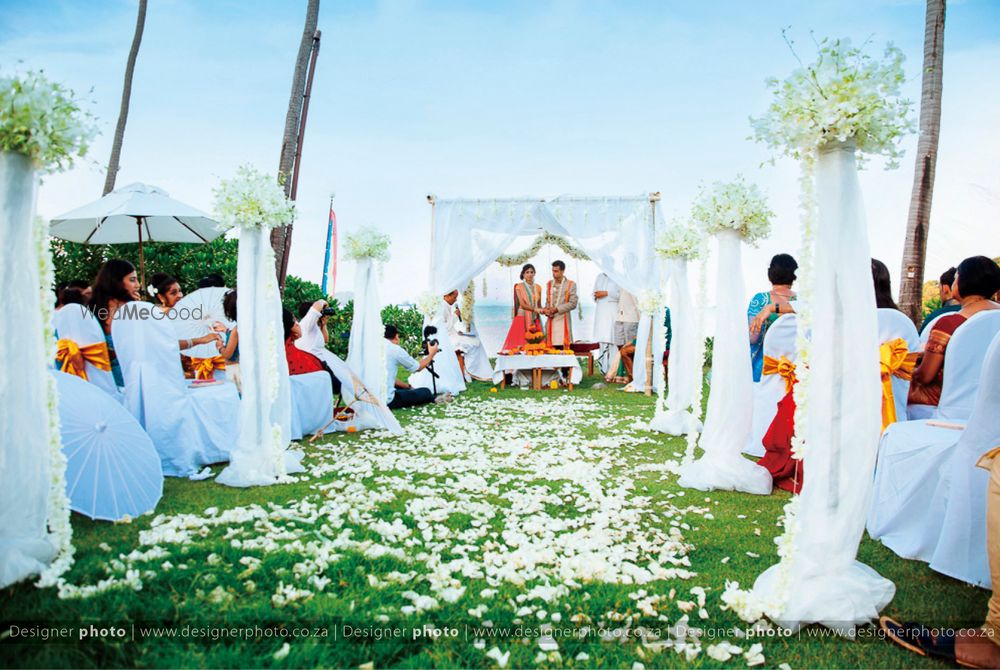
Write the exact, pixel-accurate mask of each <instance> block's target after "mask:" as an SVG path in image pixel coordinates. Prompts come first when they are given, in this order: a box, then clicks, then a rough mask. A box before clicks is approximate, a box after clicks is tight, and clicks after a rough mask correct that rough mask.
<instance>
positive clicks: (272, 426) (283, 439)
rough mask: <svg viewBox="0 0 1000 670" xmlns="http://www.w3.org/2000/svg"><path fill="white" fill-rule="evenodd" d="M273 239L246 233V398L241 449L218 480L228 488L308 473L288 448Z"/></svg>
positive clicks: (242, 283) (239, 268) (242, 303)
mask: <svg viewBox="0 0 1000 670" xmlns="http://www.w3.org/2000/svg"><path fill="white" fill-rule="evenodd" d="M270 235H271V231H270V229H269V228H267V227H263V226H262V227H260V228H243V229H241V230H240V245H239V258H238V261H237V265H236V285H237V287H238V293H237V295H236V316H237V322H238V325H239V332H240V376H241V377H242V380H243V383H242V391H243V397H242V399H241V401H240V431H239V436H238V438H237V439H236V446H235V448H234V449H233V450H232V452H231V453H230V461H229V465H228V466H227V467H226V468H225V469H224V470H223V471H222V472H221V473H220V474H219V476H218V478H217V479H216V481H217V482H219V483H220V484H225V485H227V486H241V487H242V486H266V485H268V484H275V483H277V482H279V481H280V480H281V479H282V478H283V477H284V476H285V475H287V474H292V473H294V472H302V471H303V470H304V468H302V466H301V460H302V453H301V452H296V451H290V450H289V449H288V445H289V443H290V442H291V425H292V401H291V389H290V386H289V382H288V361H287V359H286V358H285V347H284V337H283V329H282V325H281V297H280V295H279V293H278V282H277V280H276V279H275V276H274V252H273V251H272V249H271V237H270Z"/></svg>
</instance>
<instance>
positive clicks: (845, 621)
mask: <svg viewBox="0 0 1000 670" xmlns="http://www.w3.org/2000/svg"><path fill="white" fill-rule="evenodd" d="M854 153H855V149H854V145H853V143H849V144H836V145H833V146H829V147H827V148H825V149H824V150H822V151H821V152H820V154H819V157H818V161H817V173H816V191H817V197H818V205H819V227H818V230H817V236H816V259H815V290H814V295H813V299H812V300H811V302H810V305H811V310H812V345H811V348H810V353H809V364H810V379H809V381H808V405H807V406H806V407H801V406H800V407H798V412H797V419H798V417H799V416H800V415H802V414H804V417H803V422H804V423H805V434H804V438H805V441H806V445H805V458H804V463H803V470H804V472H805V476H804V486H803V488H802V494H801V497H800V500H799V510H800V511H799V517H798V526H799V527H800V529H799V530H798V532H797V533H796V534H795V536H794V539H793V541H792V558H791V562H790V563H789V564H788V565H787V566H782V565H781V564H779V565H776V566H773V567H771V568H769V569H768V570H766V571H765V572H764V573H763V574H761V575H760V577H758V579H757V582H756V583H755V584H754V594H755V595H756V596H759V597H762V598H765V599H768V600H771V601H773V599H774V598H775V597H780V596H782V595H783V594H787V596H788V597H787V601H786V604H785V606H784V610H783V612H781V614H780V615H778V616H776V617H774V618H775V619H776V621H777V622H778V623H780V624H781V625H782V626H785V627H788V628H792V629H794V630H797V629H798V628H799V627H800V626H803V625H807V624H810V623H814V622H819V623H822V624H824V625H826V626H828V627H830V628H833V629H835V630H839V631H845V630H847V629H850V628H852V627H853V626H854V625H855V624H863V623H867V622H868V621H870V620H872V619H873V618H875V617H877V616H878V613H879V611H880V610H881V609H882V608H883V607H885V605H887V604H888V603H889V601H890V600H892V597H893V594H894V593H895V586H894V585H893V583H892V582H891V581H889V580H887V579H885V578H883V577H882V576H880V575H879V574H878V573H877V572H875V570H873V569H871V568H870V567H868V566H867V565H864V564H862V563H860V562H858V561H857V560H856V558H857V551H858V543H859V542H860V541H861V535H862V533H863V532H864V526H865V519H866V516H867V512H868V506H869V502H870V497H871V490H872V471H873V469H874V466H875V456H876V454H877V453H878V441H879V432H880V429H881V397H880V396H881V382H880V376H879V351H878V349H879V341H878V324H877V317H876V309H875V294H874V292H873V291H872V284H871V260H870V255H869V253H870V252H869V248H868V234H867V229H866V224H865V215H864V204H863V202H862V198H861V189H860V185H859V183H858V176H857V167H856V165H855V156H854ZM797 423H798V421H797ZM706 430H707V429H706ZM914 513H919V510H915V511H914ZM786 569H787V572H783V571H784V570H786ZM783 575H784V578H783ZM786 580H787V581H786ZM783 582H784V583H783Z"/></svg>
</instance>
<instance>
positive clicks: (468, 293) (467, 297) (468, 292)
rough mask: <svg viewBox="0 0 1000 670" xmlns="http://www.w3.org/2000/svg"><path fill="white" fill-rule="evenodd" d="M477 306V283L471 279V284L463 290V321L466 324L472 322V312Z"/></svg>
mask: <svg viewBox="0 0 1000 670" xmlns="http://www.w3.org/2000/svg"><path fill="white" fill-rule="evenodd" d="M475 307H476V283H475V281H474V280H472V279H470V280H469V285H468V286H466V287H465V290H464V291H462V321H464V322H465V323H466V325H468V324H470V323H472V313H473V310H475Z"/></svg>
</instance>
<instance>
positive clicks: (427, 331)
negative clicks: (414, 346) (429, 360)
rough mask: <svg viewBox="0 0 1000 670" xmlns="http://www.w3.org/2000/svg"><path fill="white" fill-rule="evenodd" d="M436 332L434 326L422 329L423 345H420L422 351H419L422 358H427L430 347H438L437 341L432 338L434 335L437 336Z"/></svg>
mask: <svg viewBox="0 0 1000 670" xmlns="http://www.w3.org/2000/svg"><path fill="white" fill-rule="evenodd" d="M437 332H438V329H437V327H436V326H426V327H424V341H423V344H422V345H421V346H422V347H423V349H421V351H420V354H421V355H422V356H429V355H430V353H431V352H430V347H436V346H438V339H437V338H436V337H434V336H435V335H437Z"/></svg>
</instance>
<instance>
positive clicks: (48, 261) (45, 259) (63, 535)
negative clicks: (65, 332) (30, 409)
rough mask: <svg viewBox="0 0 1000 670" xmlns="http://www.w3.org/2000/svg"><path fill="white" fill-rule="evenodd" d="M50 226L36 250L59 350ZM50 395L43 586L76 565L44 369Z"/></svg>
mask: <svg viewBox="0 0 1000 670" xmlns="http://www.w3.org/2000/svg"><path fill="white" fill-rule="evenodd" d="M48 232H49V231H48V226H47V225H46V223H45V221H43V220H42V219H41V218H38V219H36V221H35V251H36V253H37V254H38V278H39V280H40V281H39V287H40V294H41V299H40V301H39V303H40V304H41V311H42V329H43V330H42V341H43V342H44V351H55V349H56V338H55V331H54V330H53V327H52V301H51V295H50V294H49V290H48V287H49V286H52V285H54V284H55V271H54V270H53V268H52V256H51V254H50V252H49V240H48ZM44 374H45V378H46V379H45V381H46V397H47V399H48V408H47V409H48V418H49V425H48V438H49V478H50V479H49V502H48V526H49V532H50V533H51V535H52V539H53V540H54V544H55V547H56V554H55V558H54V559H53V561H52V562H51V563H50V564H49V565H48V567H47V568H45V570H43V571H42V574H41V576H40V578H39V580H38V586H39V587H47V586H55V585H60V584H62V583H64V582H65V580H64V578H63V575H64V574H65V573H66V571H67V570H69V569H70V567H72V565H73V554H74V551H75V549H74V548H73V526H72V524H71V523H70V509H69V497H68V496H67V495H66V455H65V454H64V453H63V450H62V435H61V432H60V429H59V392H58V390H57V389H56V380H55V378H54V377H53V376H52V375H51V374H49V372H48V370H46V371H45V372H44Z"/></svg>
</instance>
